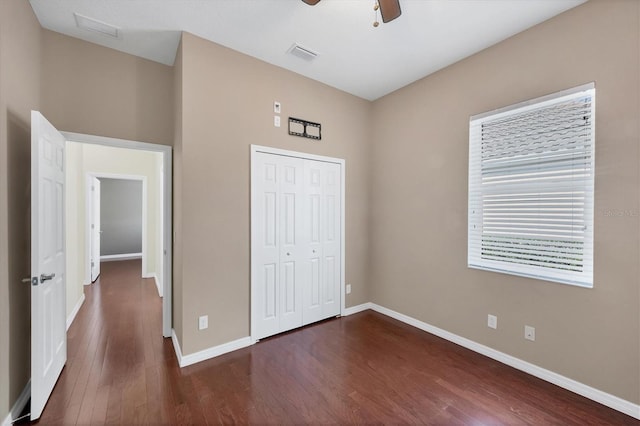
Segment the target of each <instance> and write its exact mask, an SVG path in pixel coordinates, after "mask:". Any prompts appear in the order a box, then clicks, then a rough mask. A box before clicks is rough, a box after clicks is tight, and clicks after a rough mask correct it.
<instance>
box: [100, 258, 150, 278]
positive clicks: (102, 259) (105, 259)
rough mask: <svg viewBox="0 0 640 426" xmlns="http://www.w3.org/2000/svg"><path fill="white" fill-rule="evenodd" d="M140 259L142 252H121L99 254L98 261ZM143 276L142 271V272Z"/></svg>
mask: <svg viewBox="0 0 640 426" xmlns="http://www.w3.org/2000/svg"><path fill="white" fill-rule="evenodd" d="M134 259H142V253H123V254H105V255H104V256H102V255H100V262H117V261H119V260H134ZM142 277H143V278H144V272H143V273H142Z"/></svg>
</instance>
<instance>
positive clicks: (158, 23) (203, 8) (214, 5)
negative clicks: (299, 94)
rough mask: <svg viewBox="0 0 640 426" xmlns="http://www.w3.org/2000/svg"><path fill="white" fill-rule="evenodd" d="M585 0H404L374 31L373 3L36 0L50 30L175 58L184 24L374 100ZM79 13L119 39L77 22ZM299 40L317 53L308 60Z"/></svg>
mask: <svg viewBox="0 0 640 426" xmlns="http://www.w3.org/2000/svg"><path fill="white" fill-rule="evenodd" d="M585 1H586V0H400V6H401V8H402V16H400V17H399V18H398V19H396V20H395V21H392V22H390V23H387V24H382V23H381V24H380V26H379V27H377V28H374V27H373V25H372V23H373V21H374V11H373V4H374V0H323V1H321V2H320V3H318V4H317V5H316V6H308V5H306V4H304V3H303V2H302V1H300V0H30V2H31V6H32V7H33V10H34V12H35V14H36V16H37V17H38V20H39V21H40V24H41V25H42V26H43V27H44V28H47V29H50V30H53V31H57V32H60V33H63V34H66V35H69V36H72V37H76V38H80V39H83V40H86V41H89V42H93V43H96V44H100V45H103V46H107V47H110V48H113V49H117V50H120V51H123V52H127V53H130V54H133V55H136V56H140V57H143V58H147V59H150V60H153V61H157V62H160V63H163V64H167V65H172V64H173V62H174V59H175V54H176V49H177V46H178V43H179V39H180V32H181V31H187V32H190V33H192V34H195V35H197V36H200V37H202V38H205V39H208V40H211V41H213V42H216V43H219V44H221V45H224V46H227V47H230V48H232V49H234V50H237V51H239V52H242V53H245V54H247V55H250V56H253V57H256V58H258V59H261V60H263V61H266V62H269V63H271V64H274V65H277V66H280V67H283V68H286V69H289V70H291V71H294V72H296V73H299V74H302V75H304V76H307V77H309V78H312V79H314V80H317V81H320V82H323V83H325V84H328V85H329V86H333V87H335V88H338V89H341V90H343V91H345V92H348V93H351V94H353V95H356V96H359V97H361V98H364V99H369V100H374V99H377V98H379V97H381V96H384V95H386V94H387V93H390V92H392V91H394V90H396V89H399V88H400V87H403V86H406V85H407V84H409V83H411V82H413V81H416V80H418V79H420V78H422V77H424V76H426V75H428V74H431V73H433V72H435V71H437V70H439V69H442V68H444V67H446V66H448V65H450V64H452V63H454V62H456V61H458V60H460V59H463V58H465V57H467V56H470V55H472V54H474V53H476V52H478V51H480V50H482V49H485V48H487V47H489V46H491V45H493V44H495V43H497V42H499V41H501V40H504V39H506V38H508V37H510V36H512V35H514V34H516V33H519V32H521V31H523V30H525V29H527V28H530V27H532V26H534V25H536V24H538V23H540V22H543V21H545V20H547V19H549V18H551V17H553V16H555V15H557V14H559V13H562V12H564V11H565V10H568V9H570V8H572V7H575V6H577V5H579V4H581V3H584V2H585ZM74 13H79V14H81V15H85V16H87V17H90V18H93V19H96V20H99V21H102V22H104V23H107V24H111V25H114V26H116V27H118V28H119V29H120V30H121V36H120V38H119V39H114V38H110V37H107V36H104V35H101V34H99V33H95V32H91V31H88V30H85V29H80V28H77V27H76V24H75V19H74V15H73V14H74ZM293 43H300V44H301V45H303V46H305V47H307V48H309V49H311V50H313V51H316V52H318V53H319V56H318V57H317V58H316V59H315V60H313V61H311V62H307V61H305V60H303V59H300V58H297V57H295V56H292V55H290V54H287V51H288V50H289V48H290V47H291V46H292V44H293Z"/></svg>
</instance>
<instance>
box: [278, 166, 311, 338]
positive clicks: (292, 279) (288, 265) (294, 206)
mask: <svg viewBox="0 0 640 426" xmlns="http://www.w3.org/2000/svg"><path fill="white" fill-rule="evenodd" d="M280 161H281V166H282V167H281V180H280V187H279V189H280V247H279V251H280V282H279V290H280V311H279V316H280V330H279V331H280V332H282V331H287V330H291V329H292V328H296V327H300V326H301V325H302V324H303V323H302V310H303V308H302V306H303V304H302V297H303V291H304V290H303V287H304V286H305V281H306V276H307V272H306V270H307V267H306V265H305V262H304V246H305V240H306V238H305V236H304V229H303V222H304V161H303V160H301V159H298V158H292V157H284V156H281V157H280Z"/></svg>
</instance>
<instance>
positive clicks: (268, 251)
mask: <svg viewBox="0 0 640 426" xmlns="http://www.w3.org/2000/svg"><path fill="white" fill-rule="evenodd" d="M277 160H278V158H277V157H275V156H272V155H267V154H258V155H257V156H256V158H255V159H254V163H253V165H252V167H253V170H252V177H253V179H254V181H253V185H252V186H253V191H252V194H251V203H252V211H253V212H254V213H255V216H254V220H252V226H253V227H254V230H253V233H252V234H253V240H252V245H254V246H256V247H254V250H253V254H254V259H253V261H252V271H251V273H252V274H253V276H254V288H253V291H254V293H255V294H253V295H252V298H254V300H253V301H252V303H253V306H254V307H253V310H252V315H254V316H255V317H256V318H254V319H253V324H254V326H255V327H256V330H255V332H254V334H255V337H256V338H258V339H259V338H262V337H265V336H270V335H272V334H275V333H277V332H278V331H279V329H280V324H279V322H280V321H279V314H278V312H279V310H280V301H279V292H278V282H279V280H280V265H279V263H280V260H279V259H280V253H279V249H278V239H279V235H278V234H279V232H280V224H279V221H278V214H279V212H278V192H279V189H278V186H279V182H278V174H279V173H278V171H279V164H278V161H277ZM254 213H252V214H254Z"/></svg>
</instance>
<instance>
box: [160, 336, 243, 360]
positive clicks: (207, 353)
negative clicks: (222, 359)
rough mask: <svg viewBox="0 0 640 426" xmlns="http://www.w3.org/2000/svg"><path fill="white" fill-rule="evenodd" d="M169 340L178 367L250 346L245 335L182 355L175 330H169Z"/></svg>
mask: <svg viewBox="0 0 640 426" xmlns="http://www.w3.org/2000/svg"><path fill="white" fill-rule="evenodd" d="M171 340H172V341H173V347H174V349H175V351H176V357H177V358H178V364H179V365H180V367H186V366H188V365H192V364H195V363H198V362H201V361H205V360H207V359H211V358H215V357H217V356H220V355H224V354H226V353H229V352H233V351H236V350H238V349H242V348H246V347H247V346H251V338H250V337H248V336H247V337H243V338H241V339H238V340H234V341H232V342H228V343H223V344H222V345H218V346H213V347H211V348H208V349H204V350H202V351H199V352H195V353H192V354H189V355H182V350H181V349H180V343H179V342H178V338H177V336H176V333H175V330H172V332H171Z"/></svg>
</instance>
